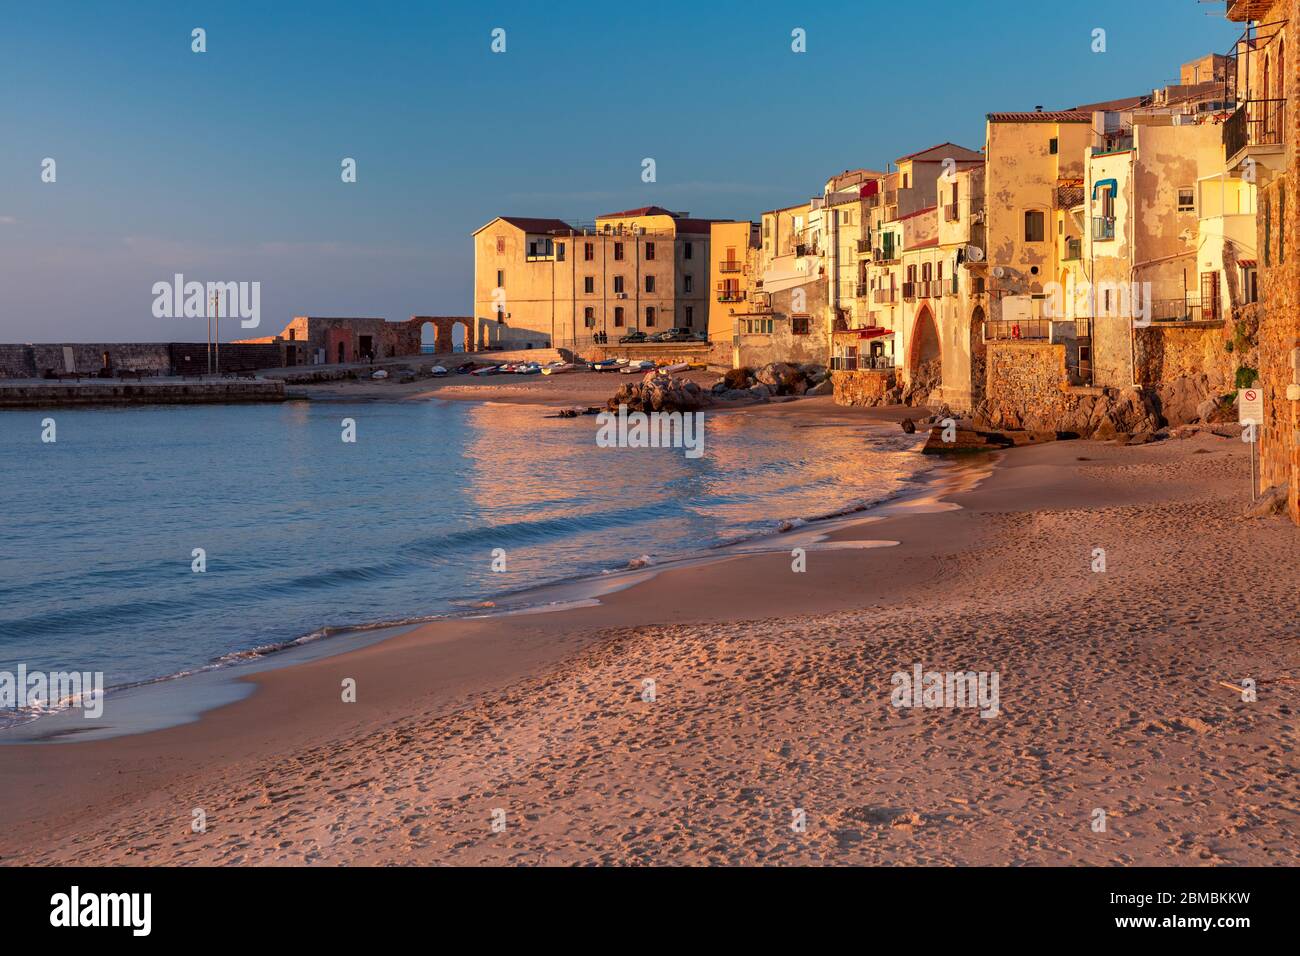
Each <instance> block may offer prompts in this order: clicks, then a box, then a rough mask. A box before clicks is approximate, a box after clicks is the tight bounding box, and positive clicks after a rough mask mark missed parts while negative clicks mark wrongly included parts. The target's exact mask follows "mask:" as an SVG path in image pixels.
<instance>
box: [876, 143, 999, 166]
mask: <svg viewBox="0 0 1300 956" xmlns="http://www.w3.org/2000/svg"><path fill="white" fill-rule="evenodd" d="M947 146H951V147H952V148H953V149H960V150H962V151H963V152H966V153H974V154H975V155H979V150H977V149H967V148H966V147H965V146H958V145H957V144H956V143H940V144H939V145H938V146H929V147H927V148H925V149H918V150H917V151H916V152H915V153H908V154H907V155H906V156H900V157H898V159H897V160H895V162H899V163H905V162H907V161H908V160H909V159H916V157H918V156H924V155H925V154H926V153H933V152H936V151H938V150H941V149H943V148H945V147H947Z"/></svg>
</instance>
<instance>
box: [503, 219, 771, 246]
mask: <svg viewBox="0 0 1300 956" xmlns="http://www.w3.org/2000/svg"><path fill="white" fill-rule="evenodd" d="M763 238H764V239H770V238H772V220H771V219H764V220H763ZM497 241H498V242H504V241H505V240H503V239H498V240H497Z"/></svg>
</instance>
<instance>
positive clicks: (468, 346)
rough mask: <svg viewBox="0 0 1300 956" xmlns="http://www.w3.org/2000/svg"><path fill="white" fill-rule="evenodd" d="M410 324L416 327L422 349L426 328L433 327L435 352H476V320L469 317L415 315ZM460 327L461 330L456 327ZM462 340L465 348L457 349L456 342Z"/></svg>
mask: <svg viewBox="0 0 1300 956" xmlns="http://www.w3.org/2000/svg"><path fill="white" fill-rule="evenodd" d="M409 321H410V324H411V325H413V326H415V329H416V332H415V334H416V336H417V338H419V339H420V343H421V347H423V345H424V344H425V343H424V330H425V327H426V326H429V325H432V326H433V346H434V351H435V352H438V353H443V352H454V351H465V352H473V351H476V345H475V335H474V319H473V317H471V316H468V315H413V316H411V318H410V320H409ZM458 325H459V326H460V327H461V328H460V329H459V330H457V329H456V326H458ZM457 338H459V339H460V341H461V343H462V345H463V348H461V349H457V348H456V347H455V346H456V340H457Z"/></svg>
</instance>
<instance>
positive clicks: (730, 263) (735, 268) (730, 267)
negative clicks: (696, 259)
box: [718, 259, 744, 273]
mask: <svg viewBox="0 0 1300 956" xmlns="http://www.w3.org/2000/svg"><path fill="white" fill-rule="evenodd" d="M743 268H744V264H743V263H741V262H739V261H737V260H734V259H728V260H726V261H725V262H719V263H718V271H719V272H724V273H725V272H739V271H740V270H741V269H743Z"/></svg>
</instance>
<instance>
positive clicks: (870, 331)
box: [849, 325, 893, 339]
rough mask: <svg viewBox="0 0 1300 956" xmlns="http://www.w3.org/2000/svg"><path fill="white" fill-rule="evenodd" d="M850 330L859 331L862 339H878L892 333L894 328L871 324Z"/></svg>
mask: <svg viewBox="0 0 1300 956" xmlns="http://www.w3.org/2000/svg"><path fill="white" fill-rule="evenodd" d="M849 331H850V332H857V333H858V338H860V339H878V338H880V337H881V336H882V335H892V334H893V329H882V328H881V327H880V326H878V325H869V326H867V327H866V328H865V329H850V330H849Z"/></svg>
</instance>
